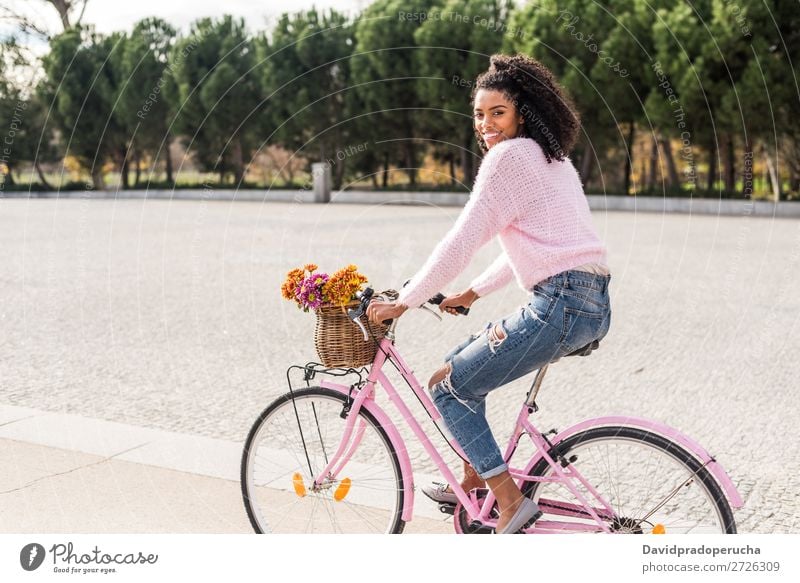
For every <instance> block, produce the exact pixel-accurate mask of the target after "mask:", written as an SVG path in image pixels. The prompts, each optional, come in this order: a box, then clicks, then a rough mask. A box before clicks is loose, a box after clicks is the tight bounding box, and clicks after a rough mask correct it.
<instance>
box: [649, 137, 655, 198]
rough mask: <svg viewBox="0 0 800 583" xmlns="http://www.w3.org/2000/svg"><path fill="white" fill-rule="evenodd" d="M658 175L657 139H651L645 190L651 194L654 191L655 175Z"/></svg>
mask: <svg viewBox="0 0 800 583" xmlns="http://www.w3.org/2000/svg"><path fill="white" fill-rule="evenodd" d="M657 173H658V139H657V138H653V143H652V144H651V146H650V174H648V176H647V190H649V191H651V192H653V191H655V189H656V174H657Z"/></svg>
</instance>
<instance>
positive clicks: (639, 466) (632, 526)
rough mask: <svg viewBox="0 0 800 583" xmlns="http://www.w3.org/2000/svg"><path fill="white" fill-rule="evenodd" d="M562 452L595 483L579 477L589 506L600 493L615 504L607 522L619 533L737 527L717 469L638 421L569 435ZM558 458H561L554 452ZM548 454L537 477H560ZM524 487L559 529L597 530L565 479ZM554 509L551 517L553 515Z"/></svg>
mask: <svg viewBox="0 0 800 583" xmlns="http://www.w3.org/2000/svg"><path fill="white" fill-rule="evenodd" d="M550 454H551V455H553V456H555V455H556V454H558V455H560V456H561V457H562V459H563V460H565V462H566V463H568V465H567V467H566V468H565V471H567V472H569V471H570V469H571V468H574V469H575V470H576V471H577V472H579V473H580V475H581V476H583V478H585V480H586V482H587V483H588V485H589V486H590V487H591V488H588V487H586V486H584V485H581V484H579V483H578V481H577V480H572V483H573V484H575V485H576V486H577V489H578V491H579V492H580V493H581V494H582V495H583V496H585V497H586V499H587V500H588V501H589V503H590V505H591V506H592V507H593V508H595V509H597V508H599V507H600V505H599V504H598V503H597V499H596V498H595V497H594V496H593V493H592V490H594V491H595V492H597V493H598V494H599V495H600V496H601V497H602V498H603V499H604V500H605V501H606V502H607V503H608V504H609V505H610V506H611V509H612V511H613V512H612V513H611V515H608V513H607V512H606V513H605V516H601V518H604V521H605V524H606V525H607V526H608V527H609V529H610V530H611V531H612V532H615V533H633V534H649V533H666V534H695V533H697V534H700V533H717V534H735V533H736V523H735V521H734V518H733V512H732V511H731V507H730V504H728V500H727V498H726V497H725V494H724V493H723V491H722V489H721V488H720V486H719V484H718V483H717V481H716V480H715V479H714V477H713V476H712V475H711V473H710V472H709V471H708V470H707V469H706V468H704V467H703V465H702V464H701V463H700V462H699V461H698V460H697V458H695V457H694V456H693V455H691V454H689V453H688V452H687V451H686V450H685V449H684V448H682V447H681V446H679V445H677V444H675V443H674V442H672V441H670V440H668V439H666V438H665V437H663V436H661V435H658V434H655V433H651V432H649V431H645V430H642V429H638V428H635V427H597V428H594V429H589V430H587V431H583V432H581V433H577V434H575V435H573V436H571V437H568V438H567V439H565V440H564V441H563V442H561V443H559V444H558V445H556V446H555V447H554V448H553V450H552V451H551V452H550ZM554 459H555V458H554ZM553 473H554V472H553V468H552V467H551V466H550V465H549V464H548V463H547V461H546V460H544V459H541V460H539V462H538V463H537V464H536V465H535V466H534V468H533V470H532V471H531V475H533V476H549V477H552V476H553ZM523 492H524V493H525V494H526V495H527V496H528V497H531V498H533V499H534V500H536V501H537V502H539V505H540V507H541V509H542V511H543V512H544V515H545V516H544V517H543V519H541V520H540V521H539V522H537V526H539V525H541V526H545V525H547V521H551V524H552V525H553V526H554V530H559V529H560V530H566V531H578V532H580V531H581V529H582V528H583V529H584V530H582V532H587V531H588V532H592V531H594V532H597V531H599V530H600V529H599V528H598V529H596V530H593V526H597V522H596V521H595V520H594V519H592V517H591V516H590V515H589V514H588V513H587V512H586V511H585V507H583V506H582V505H581V504H580V503H579V501H578V499H577V497H576V496H575V495H574V494H573V493H571V492H570V491H569V490H568V489H567V488H566V487H565V486H563V485H562V484H559V483H558V482H526V483H525V486H524V488H523ZM548 515H549V516H548Z"/></svg>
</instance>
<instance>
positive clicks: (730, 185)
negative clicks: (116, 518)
mask: <svg viewBox="0 0 800 583" xmlns="http://www.w3.org/2000/svg"><path fill="white" fill-rule="evenodd" d="M723 175H724V180H725V190H726V191H727V192H728V193H733V192H735V191H736V151H735V149H734V143H733V135H732V134H727V136H726V138H725V169H724V170H723Z"/></svg>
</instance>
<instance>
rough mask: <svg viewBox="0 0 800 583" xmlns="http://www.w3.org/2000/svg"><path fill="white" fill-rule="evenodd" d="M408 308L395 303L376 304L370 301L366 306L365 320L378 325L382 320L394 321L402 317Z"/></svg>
mask: <svg viewBox="0 0 800 583" xmlns="http://www.w3.org/2000/svg"><path fill="white" fill-rule="evenodd" d="M407 309H408V306H406V305H404V304H398V303H395V302H376V301H374V300H373V301H371V302H370V303H369V306H367V318H368V319H369V321H370V322H374V323H375V324H380V323H381V322H383V321H384V320H394V319H395V318H399V317H400V316H402V315H403V314H404V313H405V311H406V310H407Z"/></svg>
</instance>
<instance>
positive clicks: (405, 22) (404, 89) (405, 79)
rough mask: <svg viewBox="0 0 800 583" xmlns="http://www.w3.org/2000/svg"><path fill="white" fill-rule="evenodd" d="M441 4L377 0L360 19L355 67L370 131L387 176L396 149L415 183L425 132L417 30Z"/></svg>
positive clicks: (353, 62) (359, 91) (356, 81)
mask: <svg viewBox="0 0 800 583" xmlns="http://www.w3.org/2000/svg"><path fill="white" fill-rule="evenodd" d="M440 5H441V3H440V2H438V1H436V2H430V3H428V5H426V6H421V5H419V4H414V3H411V4H409V3H408V2H407V1H405V0H377V1H376V2H374V3H372V4H370V5H369V6H368V7H367V8H366V9H365V10H364V12H363V14H362V17H361V18H360V19H359V20H358V22H357V23H356V33H355V34H356V49H355V51H354V54H353V58H352V65H351V67H352V71H353V80H354V82H355V83H356V84H359V87H358V88H357V89H356V91H357V92H358V93H359V96H358V98H359V99H360V100H361V103H363V104H364V110H365V114H367V115H369V124H370V126H371V135H372V136H373V139H374V138H378V139H377V140H375V142H376V147H375V154H376V156H377V157H378V158H382V159H383V165H384V176H385V175H386V173H388V171H389V164H390V162H391V156H392V155H397V156H398V157H399V158H400V159H399V160H398V162H399V163H400V165H401V167H402V168H403V170H404V172H405V173H406V175H407V176H408V181H409V183H410V184H411V186H412V187H413V186H414V185H416V182H417V170H418V166H419V164H420V161H421V160H420V154H421V148H419V146H418V144H417V143H416V139H417V138H418V137H419V136H420V135H422V134H423V132H424V128H423V127H421V126H420V124H419V123H418V121H417V120H418V116H419V113H420V110H421V107H420V104H421V103H422V101H421V99H420V96H419V83H418V82H417V78H418V77H419V71H418V69H417V64H418V59H417V57H416V53H417V51H418V49H417V48H416V47H415V41H414V34H415V32H416V30H417V29H418V28H419V27H420V26H421V24H422V22H424V20H425V19H424V18H423V17H421V16H420V15H423V14H427V13H428V11H430V10H435V9H438V7H439V6H440ZM390 144H392V145H391V146H390Z"/></svg>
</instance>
